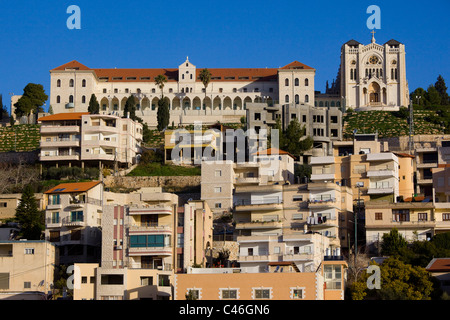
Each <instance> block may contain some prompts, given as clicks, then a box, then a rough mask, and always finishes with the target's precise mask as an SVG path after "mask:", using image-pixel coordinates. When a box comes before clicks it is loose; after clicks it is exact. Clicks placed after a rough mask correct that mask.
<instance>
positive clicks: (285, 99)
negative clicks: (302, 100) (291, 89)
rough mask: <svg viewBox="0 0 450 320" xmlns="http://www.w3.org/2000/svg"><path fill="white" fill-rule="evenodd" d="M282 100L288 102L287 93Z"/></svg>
mask: <svg viewBox="0 0 450 320" xmlns="http://www.w3.org/2000/svg"><path fill="white" fill-rule="evenodd" d="M284 102H286V103H288V102H289V95H285V96H284Z"/></svg>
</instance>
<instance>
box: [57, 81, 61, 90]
mask: <svg viewBox="0 0 450 320" xmlns="http://www.w3.org/2000/svg"><path fill="white" fill-rule="evenodd" d="M56 86H57V87H58V88H59V87H61V80H60V79H58V80H56Z"/></svg>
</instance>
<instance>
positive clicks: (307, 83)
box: [305, 78, 309, 87]
mask: <svg viewBox="0 0 450 320" xmlns="http://www.w3.org/2000/svg"><path fill="white" fill-rule="evenodd" d="M307 86H309V80H308V78H306V79H305V87H307Z"/></svg>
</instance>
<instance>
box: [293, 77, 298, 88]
mask: <svg viewBox="0 0 450 320" xmlns="http://www.w3.org/2000/svg"><path fill="white" fill-rule="evenodd" d="M294 85H295V86H296V87H298V86H299V81H298V78H295V81H294Z"/></svg>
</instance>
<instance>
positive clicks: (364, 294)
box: [350, 257, 433, 300]
mask: <svg viewBox="0 0 450 320" xmlns="http://www.w3.org/2000/svg"><path fill="white" fill-rule="evenodd" d="M379 267H380V273H381V279H380V285H381V288H380V289H372V290H370V289H368V288H367V279H368V277H369V275H368V274H367V272H364V273H363V274H362V275H361V277H360V278H359V279H358V281H356V282H354V283H352V285H351V286H350V292H351V297H352V299H353V300H363V299H372V300H373V299H377V300H429V299H430V298H431V294H432V293H433V281H432V279H431V276H430V275H429V273H428V272H427V271H426V270H425V269H424V268H422V267H417V266H416V267H414V266H412V265H410V264H406V263H404V262H403V261H401V260H399V259H397V258H395V257H390V258H389V259H386V260H385V261H384V262H383V263H382V264H381V265H380V266H379Z"/></svg>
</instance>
